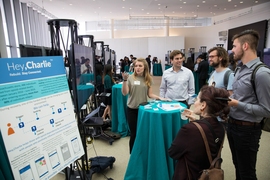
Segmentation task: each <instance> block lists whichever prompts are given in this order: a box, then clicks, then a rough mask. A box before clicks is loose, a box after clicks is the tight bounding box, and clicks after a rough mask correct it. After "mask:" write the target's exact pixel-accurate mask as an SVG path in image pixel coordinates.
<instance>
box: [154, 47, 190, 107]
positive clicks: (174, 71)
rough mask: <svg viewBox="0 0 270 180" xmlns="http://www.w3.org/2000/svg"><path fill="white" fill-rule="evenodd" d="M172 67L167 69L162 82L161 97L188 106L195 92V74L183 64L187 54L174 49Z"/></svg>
mask: <svg viewBox="0 0 270 180" xmlns="http://www.w3.org/2000/svg"><path fill="white" fill-rule="evenodd" d="M170 60H171V63H172V67H171V68H169V69H167V70H165V71H164V73H163V76H162V80H161V84H160V88H159V90H160V97H163V98H166V99H171V100H176V101H179V102H181V103H184V104H186V105H187V107H189V106H188V103H187V101H188V99H189V97H190V96H191V95H193V94H194V93H195V84H194V76H193V73H192V71H191V70H189V69H188V68H186V67H184V66H182V64H183V61H184V60H185V54H184V53H182V52H181V51H179V50H174V51H172V52H171V54H170Z"/></svg>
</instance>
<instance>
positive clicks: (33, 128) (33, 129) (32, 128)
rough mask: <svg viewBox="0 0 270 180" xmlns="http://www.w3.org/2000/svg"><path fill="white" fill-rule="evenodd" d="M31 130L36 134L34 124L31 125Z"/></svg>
mask: <svg viewBox="0 0 270 180" xmlns="http://www.w3.org/2000/svg"><path fill="white" fill-rule="evenodd" d="M31 130H32V132H33V133H34V134H35V135H36V131H37V127H36V126H32V127H31Z"/></svg>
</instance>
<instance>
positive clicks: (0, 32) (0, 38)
mask: <svg viewBox="0 0 270 180" xmlns="http://www.w3.org/2000/svg"><path fill="white" fill-rule="evenodd" d="M6 44H7V43H6V41H5V34H4V24H3V21H2V12H1V9H0V53H1V57H2V58H4V57H7V46H6Z"/></svg>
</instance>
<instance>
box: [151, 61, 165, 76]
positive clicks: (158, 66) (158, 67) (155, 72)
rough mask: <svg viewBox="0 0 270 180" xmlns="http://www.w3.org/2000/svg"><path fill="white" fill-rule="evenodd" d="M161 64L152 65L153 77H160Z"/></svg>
mask: <svg viewBox="0 0 270 180" xmlns="http://www.w3.org/2000/svg"><path fill="white" fill-rule="evenodd" d="M162 74H163V73H162V66H161V64H153V76H162Z"/></svg>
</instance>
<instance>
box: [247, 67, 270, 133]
mask: <svg viewBox="0 0 270 180" xmlns="http://www.w3.org/2000/svg"><path fill="white" fill-rule="evenodd" d="M260 67H266V68H269V67H268V66H267V65H266V64H264V63H260V64H258V65H257V66H256V67H255V68H254V69H253V72H252V74H251V80H250V81H251V84H252V88H253V91H254V93H255V96H256V99H258V97H257V93H256V86H255V75H256V72H257V71H258V69H259V68H260ZM261 125H262V130H265V131H268V132H270V118H266V117H264V118H263V119H262V121H261Z"/></svg>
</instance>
